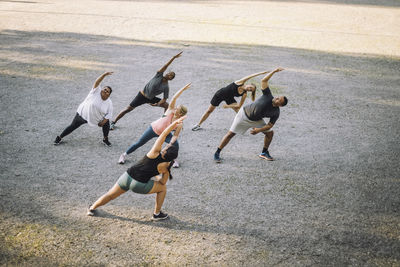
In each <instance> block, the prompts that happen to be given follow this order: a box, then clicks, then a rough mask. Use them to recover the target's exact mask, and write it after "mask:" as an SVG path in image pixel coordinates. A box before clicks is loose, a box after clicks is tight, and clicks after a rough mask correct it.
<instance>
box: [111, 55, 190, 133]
mask: <svg viewBox="0 0 400 267" xmlns="http://www.w3.org/2000/svg"><path fill="white" fill-rule="evenodd" d="M181 54H182V52H179V53H178V54H176V55H175V56H173V57H172V58H171V59H170V60H169V61H168V62H167V64H165V65H164V66H163V67H162V68H161V69H159V70H158V71H157V73H156V75H155V76H154V77H153V78H152V79H151V80H150V81H149V82H148V83H147V84H146V86H145V87H144V89H143V90H142V91H139V93H138V94H137V95H136V97H135V98H134V99H133V100H132V102H131V103H130V104H129V106H128V107H126V108H125V109H124V110H122V111H121V112H120V113H119V114H118V116H117V117H116V118H115V120H114V121H112V122H111V125H110V129H111V130H113V129H114V127H115V124H116V123H117V121H119V119H121V118H122V117H123V116H125V114H126V113H129V112H131V111H132V110H134V109H135V108H136V107H138V106H141V105H143V104H146V103H149V104H151V105H152V106H155V107H163V108H164V111H165V110H167V108H168V103H167V99H168V96H169V85H168V81H171V80H173V79H174V78H175V72H173V71H170V72H168V73H167V74H165V76H163V73H164V71H165V70H166V69H167V68H168V66H169V65H170V64H171V63H172V61H174V59H176V58H178V57H180V56H181ZM161 93H164V98H163V99H160V98H158V97H156V95H159V94H161Z"/></svg>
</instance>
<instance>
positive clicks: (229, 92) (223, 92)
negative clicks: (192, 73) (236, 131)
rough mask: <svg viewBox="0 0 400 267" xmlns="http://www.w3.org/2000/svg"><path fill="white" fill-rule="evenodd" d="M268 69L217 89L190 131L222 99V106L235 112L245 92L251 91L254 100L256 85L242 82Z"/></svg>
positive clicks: (199, 124)
mask: <svg viewBox="0 0 400 267" xmlns="http://www.w3.org/2000/svg"><path fill="white" fill-rule="evenodd" d="M267 72H268V71H263V72H258V73H254V74H251V75H249V76H246V77H244V78H242V79H240V80H237V81H235V82H233V83H231V84H229V85H227V86H226V87H223V88H221V89H219V90H218V91H217V92H216V93H215V94H214V96H213V98H212V99H211V102H210V106H209V107H208V109H207V110H206V112H205V113H204V114H203V116H202V117H201V119H200V121H199V122H198V123H197V124H196V125H195V126H193V128H192V131H198V130H200V129H201V124H202V123H203V122H204V121H205V120H206V119H207V118H208V116H210V114H211V113H212V112H213V111H214V110H215V108H216V107H218V106H219V104H221V102H222V101H225V102H226V104H224V106H223V107H224V108H232V109H233V110H234V111H235V112H236V113H237V112H238V111H239V109H240V108H241V107H242V105H243V103H244V101H245V100H246V97H247V92H251V99H252V100H253V101H254V99H255V97H256V86H255V85H254V84H246V85H245V84H244V83H245V82H247V81H248V80H250V79H251V78H254V77H256V76H258V75H262V74H265V73H267ZM238 96H241V97H242V98H241V99H240V102H239V103H237V102H236V100H235V97H238Z"/></svg>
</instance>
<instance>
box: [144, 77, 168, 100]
mask: <svg viewBox="0 0 400 267" xmlns="http://www.w3.org/2000/svg"><path fill="white" fill-rule="evenodd" d="M162 80H163V73H162V72H157V74H156V75H155V76H154V77H153V78H152V79H151V80H150V81H149V82H148V83H147V84H146V86H145V87H144V89H143V92H144V94H145V95H146V97H147V98H148V99H153V98H154V97H155V96H156V95H159V94H161V93H164V98H165V99H167V98H168V96H169V86H168V82H165V83H163V82H162Z"/></svg>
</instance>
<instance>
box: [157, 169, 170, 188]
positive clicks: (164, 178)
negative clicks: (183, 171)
mask: <svg viewBox="0 0 400 267" xmlns="http://www.w3.org/2000/svg"><path fill="white" fill-rule="evenodd" d="M158 172H159V173H160V174H161V177H160V176H159V175H157V178H158V179H157V182H159V183H160V184H162V185H164V184H166V183H167V181H168V178H169V171H168V169H167V168H166V167H164V166H163V167H159V168H158Z"/></svg>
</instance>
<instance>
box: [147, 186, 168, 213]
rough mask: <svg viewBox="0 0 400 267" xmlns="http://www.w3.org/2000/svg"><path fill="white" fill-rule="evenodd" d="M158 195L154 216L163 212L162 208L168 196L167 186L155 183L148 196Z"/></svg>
mask: <svg viewBox="0 0 400 267" xmlns="http://www.w3.org/2000/svg"><path fill="white" fill-rule="evenodd" d="M154 193H155V194H157V195H156V203H155V206H154V214H158V213H159V212H160V211H161V207H162V205H163V204H164V199H165V196H166V195H167V186H166V185H165V184H162V183H160V182H157V181H155V182H154V185H153V188H152V189H151V190H150V192H149V193H148V194H154Z"/></svg>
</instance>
